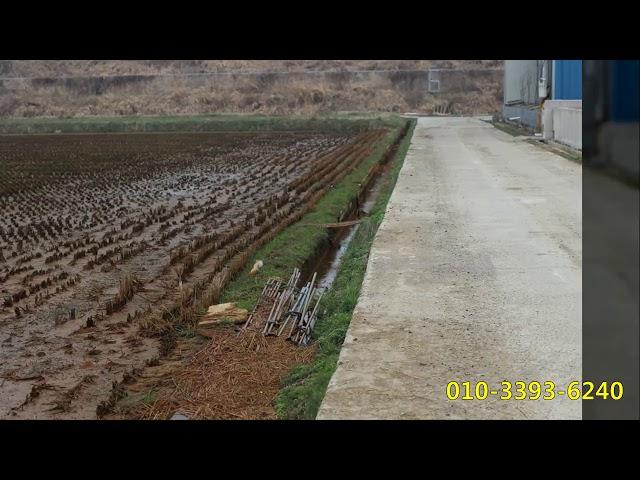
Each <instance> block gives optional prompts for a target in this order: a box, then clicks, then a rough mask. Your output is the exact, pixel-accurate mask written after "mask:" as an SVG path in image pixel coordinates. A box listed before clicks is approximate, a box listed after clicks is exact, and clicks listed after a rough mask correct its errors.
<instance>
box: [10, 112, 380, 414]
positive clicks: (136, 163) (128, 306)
mask: <svg viewBox="0 0 640 480" xmlns="http://www.w3.org/2000/svg"><path fill="white" fill-rule="evenodd" d="M386 134H387V129H386V128H384V127H383V126H380V125H378V126H373V127H370V128H365V129H362V128H361V129H352V130H349V129H335V130H334V131H326V130H325V131H320V130H317V131H313V130H307V131H291V130H290V131H261V132H260V131H199V132H154V133H144V132H136V133H131V132H127V133H125V132H120V133H118V132H115V133H99V134H96V133H71V134H68V133H39V134H28V135H25V134H2V135H0V173H1V175H0V211H1V212H2V215H1V216H0V418H95V417H96V415H99V414H100V412H101V409H103V408H105V407H104V406H105V405H106V404H108V402H109V397H110V396H111V395H112V394H113V386H114V384H117V383H119V382H122V381H123V379H125V380H126V377H127V375H129V374H130V373H131V372H132V371H135V370H136V369H137V370H140V369H143V368H145V367H148V366H149V365H153V364H154V362H157V359H158V357H159V356H160V355H162V354H163V351H166V350H167V349H169V348H171V345H167V342H166V340H165V336H163V335H161V332H163V331H166V329H167V328H168V327H171V328H174V329H175V328H185V329H188V328H191V327H192V326H193V325H194V322H196V321H197V318H198V315H199V313H200V312H201V311H202V310H203V309H206V307H207V306H209V305H211V304H214V303H216V301H217V300H218V299H219V297H220V295H221V293H222V291H223V289H224V287H225V286H226V285H227V283H228V282H229V281H230V280H231V279H232V278H233V277H234V276H235V275H236V274H237V273H238V272H239V271H240V270H241V269H242V268H244V267H245V265H246V263H247V261H248V260H249V258H250V257H251V255H252V254H253V253H254V252H255V251H256V250H257V249H258V248H259V247H261V246H262V245H264V244H266V243H267V242H269V241H270V240H272V239H273V238H274V237H275V236H276V235H277V234H278V233H279V232H281V231H282V230H284V229H285V228H287V227H288V226H289V225H291V224H292V223H294V222H296V221H297V220H299V219H300V218H301V217H302V216H303V215H304V214H305V213H307V212H309V211H310V210H311V209H312V208H313V207H314V205H315V204H316V203H317V202H318V200H319V199H321V198H322V197H323V196H324V195H325V194H326V192H327V191H329V190H331V189H332V188H333V187H334V186H335V185H336V183H337V182H339V181H340V179H342V178H343V177H344V176H345V175H346V174H348V173H349V172H351V171H352V170H353V169H354V168H356V167H357V166H358V165H359V164H360V163H361V162H362V161H363V159H365V158H367V157H368V156H370V155H371V153H372V152H373V151H374V149H375V148H376V146H377V145H378V144H379V143H380V142H381V141H382V140H383V139H384V138H386Z"/></svg>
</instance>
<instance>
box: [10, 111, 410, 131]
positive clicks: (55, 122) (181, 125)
mask: <svg viewBox="0 0 640 480" xmlns="http://www.w3.org/2000/svg"><path fill="white" fill-rule="evenodd" d="M399 119H400V117H398V116H397V115H390V114H377V115H374V114H329V115H315V116H266V115H246V114H233V115H232V114H216V115H181V116H169V115H167V116H135V117H127V116H119V117H69V118H55V117H33V118H31V117H29V118H0V133H3V134H33V133H40V134H42V133H124V132H131V133H133V132H179V131H185V132H187V131H188V132H207V131H219V132H238V131H241V132H270V131H302V132H307V131H308V132H323V131H336V130H348V131H354V130H356V131H359V130H366V129H370V128H380V127H384V126H389V125H392V124H397V122H398V120H399ZM400 120H401V119H400Z"/></svg>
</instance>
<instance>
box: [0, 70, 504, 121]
mask: <svg viewBox="0 0 640 480" xmlns="http://www.w3.org/2000/svg"><path fill="white" fill-rule="evenodd" d="M6 62H7V61H5V64H4V66H3V67H0V70H2V71H4V73H3V74H1V75H0V77H5V78H6V77H9V78H10V77H12V76H13V77H29V80H4V81H1V82H0V116H16V117H34V116H58V117H61V116H86V115H106V116H108V115H167V114H206V113H217V112H242V113H262V114H291V113H295V114H316V113H325V112H335V111H384V112H408V111H415V112H422V113H432V112H434V111H436V110H437V109H442V108H445V109H447V111H451V112H453V113H457V114H480V113H491V112H495V111H497V110H498V108H499V106H500V103H501V97H502V86H501V83H502V74H501V71H500V69H501V67H502V65H501V62H500V61H481V60H474V61H463V60H451V61H449V60H447V61H431V60H413V61H408V60H402V61H400V60H398V61H396V60H378V61H375V60H367V61H338V60H335V61H334V60H315V61H263V60H257V61H241V60H233V61H222V60H202V61H130V62H125V61H78V60H76V61H69V62H65V61H42V62H39V61H33V60H31V61H13V62H12V63H11V64H7V63H6ZM428 68H455V69H462V70H464V72H462V74H461V75H462V77H463V78H465V82H463V84H460V81H459V77H460V74H457V75H456V76H455V78H451V79H449V77H448V76H447V74H444V73H443V78H442V81H441V85H442V89H443V91H442V92H441V93H436V94H432V93H429V92H428V89H427V76H426V69H428ZM487 69H493V70H487ZM380 70H381V72H380ZM327 71H328V72H330V73H319V72H327ZM201 72H214V73H215V72H219V73H223V74H224V75H215V76H206V75H204V76H202V75H198V74H199V73H201ZM251 72H262V73H251ZM265 72H279V73H265ZM367 72H368V73H367ZM458 73H459V72H458ZM67 76H70V77H67ZM65 77H66V78H65Z"/></svg>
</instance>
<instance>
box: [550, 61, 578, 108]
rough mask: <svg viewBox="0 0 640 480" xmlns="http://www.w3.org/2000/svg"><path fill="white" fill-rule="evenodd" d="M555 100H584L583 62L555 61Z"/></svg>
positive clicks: (553, 96)
mask: <svg viewBox="0 0 640 480" xmlns="http://www.w3.org/2000/svg"><path fill="white" fill-rule="evenodd" d="M552 98H553V99H554V100H581V99H582V60H554V61H553V89H552Z"/></svg>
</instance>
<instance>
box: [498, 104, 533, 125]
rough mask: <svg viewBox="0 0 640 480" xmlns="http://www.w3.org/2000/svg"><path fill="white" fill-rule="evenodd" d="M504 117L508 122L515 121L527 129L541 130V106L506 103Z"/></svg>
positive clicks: (503, 110) (503, 109) (503, 108)
mask: <svg viewBox="0 0 640 480" xmlns="http://www.w3.org/2000/svg"><path fill="white" fill-rule="evenodd" d="M502 117H503V119H504V121H506V122H508V123H515V124H517V125H518V126H520V127H524V128H525V129H527V130H533V131H539V130H540V108H538V107H535V106H531V105H522V104H521V105H504V106H503V107H502Z"/></svg>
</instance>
